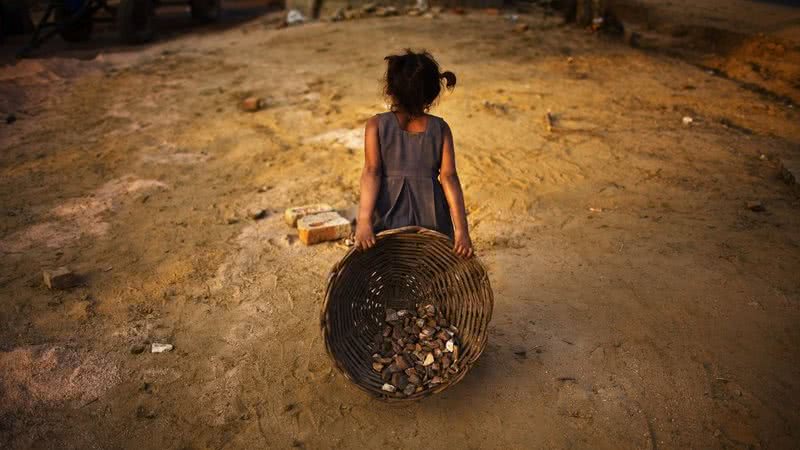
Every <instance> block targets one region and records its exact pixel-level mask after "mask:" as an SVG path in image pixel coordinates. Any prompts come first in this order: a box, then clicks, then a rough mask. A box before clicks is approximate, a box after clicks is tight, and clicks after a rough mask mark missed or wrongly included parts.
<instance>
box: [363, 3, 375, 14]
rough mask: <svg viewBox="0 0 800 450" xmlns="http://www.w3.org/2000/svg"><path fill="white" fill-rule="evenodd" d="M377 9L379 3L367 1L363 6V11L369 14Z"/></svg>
mask: <svg viewBox="0 0 800 450" xmlns="http://www.w3.org/2000/svg"><path fill="white" fill-rule="evenodd" d="M376 9H377V5H376V4H375V3H365V4H364V6H362V7H361V11H362V12H364V13H366V14H369V13H373V12H375V10H376Z"/></svg>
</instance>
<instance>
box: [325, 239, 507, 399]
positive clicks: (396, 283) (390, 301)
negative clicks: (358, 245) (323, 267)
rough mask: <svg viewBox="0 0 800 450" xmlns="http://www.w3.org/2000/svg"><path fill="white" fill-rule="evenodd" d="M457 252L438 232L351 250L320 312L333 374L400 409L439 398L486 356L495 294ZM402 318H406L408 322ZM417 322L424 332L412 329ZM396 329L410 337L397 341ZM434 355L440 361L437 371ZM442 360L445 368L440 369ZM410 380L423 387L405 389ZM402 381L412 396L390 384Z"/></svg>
mask: <svg viewBox="0 0 800 450" xmlns="http://www.w3.org/2000/svg"><path fill="white" fill-rule="evenodd" d="M452 247H453V244H452V242H451V241H450V240H449V239H448V238H447V236H445V235H443V234H441V233H438V232H436V231H432V230H428V229H425V228H420V227H405V228H399V229H395V230H389V231H384V232H382V233H379V234H378V236H377V239H376V244H375V246H374V247H373V248H372V249H370V250H369V251H367V252H360V251H358V250H355V249H351V250H350V251H348V252H347V254H346V255H345V256H344V258H342V260H341V261H340V262H339V263H338V264H336V265H335V266H334V267H333V269H332V270H331V274H330V276H329V279H328V288H327V291H326V294H325V301H324V303H323V305H322V318H321V319H322V320H321V324H322V333H323V339H324V342H325V348H326V350H327V351H328V354H329V355H330V357H331V359H332V360H333V363H334V365H335V366H336V368H337V369H339V370H340V371H341V372H342V373H343V374H344V376H345V377H346V378H347V379H349V380H350V381H352V382H353V383H354V384H355V385H356V386H358V387H359V388H360V389H362V390H363V391H365V392H367V393H369V394H372V395H374V396H376V397H379V398H382V399H386V400H400V401H405V400H417V399H420V398H423V397H426V396H429V395H431V394H435V393H438V392H442V391H444V390H445V389H447V388H448V387H450V386H452V385H454V384H455V383H457V382H459V381H460V380H461V379H462V378H463V377H464V375H466V373H467V371H468V370H469V368H470V367H471V366H472V364H474V363H475V361H476V360H477V359H478V357H479V356H480V355H481V353H482V352H483V350H484V348H485V347H486V338H487V331H488V326H489V321H490V320H491V318H492V308H493V305H494V300H493V296H492V288H491V286H490V284H489V278H488V276H487V274H486V269H485V268H484V267H483V265H482V264H481V262H480V261H479V260H478V258H477V257H473V258H470V259H463V258H460V257H458V256H456V255H455V254H454V253H453V250H452ZM429 305H433V308H430V306H429ZM426 307H427V308H430V309H428V310H427V312H426ZM387 311H389V315H390V316H391V317H387ZM395 311H403V312H404V313H401V314H400V316H401V317H400V318H399V320H391V319H395V317H394V315H395V313H394V312H395ZM403 315H408V316H409V317H406V318H405V322H404V321H403V320H404V318H403V317H402V316H403ZM387 318H388V319H390V322H388V323H387ZM409 319H411V320H409ZM419 320H422V322H419V325H422V326H421V327H417V328H414V327H415V325H414V324H415V323H416V322H417V321H419ZM429 325H435V326H431V327H429ZM398 326H399V328H400V330H403V329H405V332H403V331H400V332H399V334H398ZM412 329H413V331H410V330H412ZM418 330H419V331H420V334H419V337H418V338H417V337H416V332H417V331H418ZM429 335H430V336H433V337H429ZM382 336H383V339H381V337H382ZM437 336H441V340H440V341H436V337H437ZM448 337H450V338H451V339H450V340H449V342H447V343H446V344H445V343H444V342H445V340H446V338H448ZM409 340H411V341H412V342H409ZM392 346H394V350H395V351H391V350H389V348H391V347H392ZM387 347H388V348H387ZM454 347H455V350H456V352H455V354H454V353H453V349H454ZM415 348H416V350H415ZM429 353H430V354H433V353H436V355H437V359H436V360H435V365H434V361H432V360H431V358H430V357H428V354H429ZM443 358H444V361H445V362H446V364H447V367H439V363H440V362H441V361H442V360H443ZM398 363H399V364H400V369H399V370H400V371H402V372H400V371H398V367H397V365H398ZM425 363H427V364H425ZM431 365H433V367H436V371H435V372H434V373H432V372H431V369H430V366H431ZM390 366H391V370H390V373H389V374H388V375H389V376H390V378H389V379H388V380H387V369H389V367H390ZM398 374H399V375H398ZM405 374H408V376H404V375H405ZM392 375H393V376H394V378H391V376H392ZM434 376H435V377H437V378H436V379H434V378H433V377H434ZM409 377H410V378H412V379H415V378H414V377H418V378H419V379H420V382H419V383H420V384H419V385H418V386H414V387H415V388H407V387H408V386H407V384H408V378H409ZM398 378H400V379H401V380H400V382H401V383H402V384H401V386H402V387H405V388H407V389H403V388H401V389H397V386H395V385H393V384H391V383H392V380H394V382H395V383H397V380H398ZM423 380H424V381H423ZM420 387H421V388H422V389H420ZM404 391H405V392H404Z"/></svg>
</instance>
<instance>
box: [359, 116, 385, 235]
mask: <svg viewBox="0 0 800 450" xmlns="http://www.w3.org/2000/svg"><path fill="white" fill-rule="evenodd" d="M380 177H381V152H380V143H379V141H378V117H377V116H373V117H371V118H370V119H369V120H368V121H367V127H366V129H365V131H364V170H363V171H362V172H361V201H360V202H359V207H358V218H357V219H356V238H355V241H356V242H355V246H356V248H358V249H361V250H366V249H368V248H371V247H372V246H373V245H375V233H374V232H373V230H372V213H373V212H374V211H375V202H376V201H377V200H378V191H379V190H380V188H381V178H380Z"/></svg>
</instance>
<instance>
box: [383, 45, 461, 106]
mask: <svg viewBox="0 0 800 450" xmlns="http://www.w3.org/2000/svg"><path fill="white" fill-rule="evenodd" d="M383 59H385V60H386V79H385V82H386V85H385V87H384V92H385V93H386V95H387V96H388V97H389V98H390V99H391V101H392V109H393V110H395V109H401V110H403V111H404V112H406V113H408V114H410V115H412V116H421V115H423V114H424V113H425V112H426V111H427V110H428V109H429V108H430V107H431V105H432V104H433V102H435V101H436V98H437V97H439V94H440V93H441V92H442V84H445V86H446V87H447V88H448V89H450V90H452V89H453V88H454V87H455V85H456V75H455V74H454V73H453V72H450V71H446V72H439V64H438V63H437V62H436V60H435V59H433V56H431V54H430V53H428V52H426V51H424V50H423V51H422V52H420V53H414V52H412V51H411V50H410V49H406V51H405V53H404V54H402V55H389V56H387V57H386V58H383Z"/></svg>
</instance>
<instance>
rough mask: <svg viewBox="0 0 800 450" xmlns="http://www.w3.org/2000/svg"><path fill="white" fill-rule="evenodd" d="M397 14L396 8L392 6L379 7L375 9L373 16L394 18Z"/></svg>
mask: <svg viewBox="0 0 800 450" xmlns="http://www.w3.org/2000/svg"><path fill="white" fill-rule="evenodd" d="M397 14H398V11H397V8H395V7H394V6H386V7H379V8H377V9H375V15H376V16H378V17H389V16H396V15H397Z"/></svg>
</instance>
